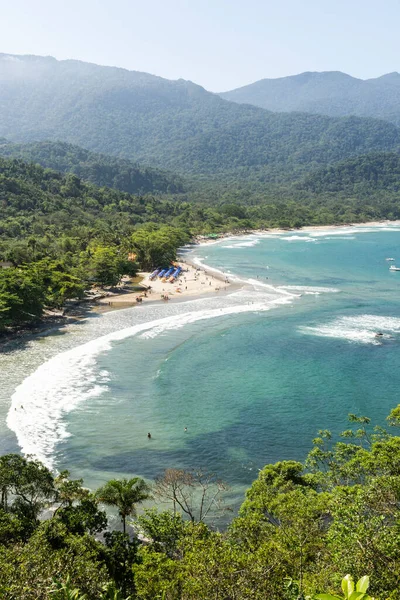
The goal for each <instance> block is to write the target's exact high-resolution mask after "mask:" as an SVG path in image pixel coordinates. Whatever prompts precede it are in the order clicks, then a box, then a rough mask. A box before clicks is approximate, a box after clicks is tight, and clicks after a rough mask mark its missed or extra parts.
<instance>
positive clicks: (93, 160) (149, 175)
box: [0, 139, 185, 194]
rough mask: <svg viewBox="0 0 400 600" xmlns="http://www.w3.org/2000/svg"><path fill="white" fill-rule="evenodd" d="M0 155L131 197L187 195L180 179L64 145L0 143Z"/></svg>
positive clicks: (50, 143)
mask: <svg viewBox="0 0 400 600" xmlns="http://www.w3.org/2000/svg"><path fill="white" fill-rule="evenodd" d="M0 155H1V156H4V157H5V158H21V159H22V160H24V161H26V162H33V163H38V164H40V165H42V166H43V167H48V168H49V169H54V170H55V171H60V172H61V173H73V174H74V175H77V176H78V177H80V178H81V179H85V180H86V181H90V182H91V183H95V184H96V185H98V186H100V187H102V186H106V187H112V188H116V189H117V190H121V191H122V192H128V193H129V194H147V193H153V194H157V193H170V194H174V193H179V192H183V191H185V185H184V183H183V180H182V178H181V177H178V176H177V175H174V174H172V173H166V172H163V171H160V170H158V169H152V168H150V167H141V166H140V165H138V164H136V163H133V162H131V161H129V160H124V159H122V158H115V157H112V156H105V155H103V154H96V153H94V152H90V151H89V150H85V149H84V148H80V147H79V146H73V145H72V144H66V143H64V142H49V141H44V142H33V143H31V144H12V143H11V142H9V141H8V140H6V139H0Z"/></svg>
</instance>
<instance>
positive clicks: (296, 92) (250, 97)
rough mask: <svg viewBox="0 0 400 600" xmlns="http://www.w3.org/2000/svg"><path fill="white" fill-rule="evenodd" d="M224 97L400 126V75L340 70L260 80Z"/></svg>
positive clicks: (278, 108)
mask: <svg viewBox="0 0 400 600" xmlns="http://www.w3.org/2000/svg"><path fill="white" fill-rule="evenodd" d="M220 96H221V98H224V99H225V100H231V101H233V102H239V103H244V104H253V105H254V106H259V107H261V108H266V109H268V110H273V111H277V112H290V111H302V112H307V113H314V114H322V115H328V116H331V117H341V116H349V115H356V116H359V117H373V118H378V119H384V120H386V121H390V122H392V123H395V124H396V125H400V74H399V73H388V74H387V75H383V76H382V77H377V78H376V79H366V80H363V79H356V78H355V77H351V76H350V75H346V74H345V73H341V72H339V71H327V72H322V73H313V72H307V73H301V74H300V75H293V76H291V77H280V78H278V79H261V80H260V81H256V82H255V83H252V84H250V85H246V86H244V87H240V88H237V89H235V90H231V91H229V92H224V93H221V94H220Z"/></svg>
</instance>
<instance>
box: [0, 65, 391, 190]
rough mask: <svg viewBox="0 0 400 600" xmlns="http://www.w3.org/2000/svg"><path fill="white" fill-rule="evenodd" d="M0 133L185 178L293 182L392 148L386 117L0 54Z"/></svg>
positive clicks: (107, 68)
mask: <svg viewBox="0 0 400 600" xmlns="http://www.w3.org/2000/svg"><path fill="white" fill-rule="evenodd" d="M0 103H1V106H2V110H1V112H0V135H2V136H4V137H6V138H9V139H10V140H12V141H19V142H21V141H24V142H27V141H29V142H32V141H38V140H39V141H40V140H42V141H43V140H53V141H54V140H61V141H64V142H68V143H72V144H78V145H81V146H83V147H85V148H88V149H90V150H92V151H96V152H102V153H106V154H110V155H114V156H118V157H123V158H127V159H130V160H135V161H136V160H137V161H139V162H141V163H143V164H147V165H151V166H157V167H162V168H167V169H170V170H172V171H175V172H178V173H181V174H187V173H191V174H195V175H197V176H202V177H203V178H204V177H208V178H209V177H210V176H212V177H214V178H216V177H218V178H219V179H229V178H232V177H234V178H236V179H238V178H240V179H242V180H247V179H254V178H255V179H257V180H259V181H260V182H265V181H275V180H279V181H280V180H283V179H286V180H287V179H289V180H290V179H293V178H294V177H296V176H297V173H298V172H299V171H300V172H304V171H306V170H309V169H310V168H312V167H314V166H324V165H326V164H329V163H331V162H335V161H338V160H342V159H345V158H347V157H352V156H356V155H359V154H365V153H366V152H371V151H396V150H397V149H398V148H399V147H400V133H399V130H398V129H397V127H395V126H394V125H392V124H390V123H385V122H382V121H378V120H374V119H361V118H356V117H351V118H343V119H334V118H329V117H323V116H316V115H307V114H296V113H292V114H274V113H271V112H268V111H265V110H262V109H260V108H256V107H254V106H245V105H239V104H235V103H233V102H227V101H226V100H223V99H222V98H220V97H219V96H217V95H215V94H211V93H209V92H207V91H206V90H204V89H203V88H202V87H200V86H198V85H195V84H194V83H191V82H188V81H183V80H178V81H168V80H165V79H162V78H160V77H155V76H152V75H148V74H146V73H138V72H134V71H126V70H124V69H117V68H111V67H100V66H97V65H93V64H88V63H82V62H79V61H71V60H69V61H56V60H55V59H53V58H50V57H47V58H42V57H34V56H25V57H16V56H8V55H0Z"/></svg>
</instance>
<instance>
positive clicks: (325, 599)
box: [315, 594, 340, 600]
mask: <svg viewBox="0 0 400 600" xmlns="http://www.w3.org/2000/svg"><path fill="white" fill-rule="evenodd" d="M315 598H316V600H340V598H339V596H332V594H317V595H316V596H315Z"/></svg>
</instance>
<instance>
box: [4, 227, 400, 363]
mask: <svg viewBox="0 0 400 600" xmlns="http://www.w3.org/2000/svg"><path fill="white" fill-rule="evenodd" d="M390 225H391V226H396V225H399V226H400V220H394V221H390V220H388V219H385V220H384V221H369V222H363V223H347V224H337V225H305V226H304V227H299V228H293V229H274V228H273V229H247V230H241V231H231V232H224V233H219V234H214V236H213V238H212V239H210V238H209V237H208V236H201V235H200V236H195V237H194V239H193V242H192V243H191V244H189V245H188V247H192V248H193V247H196V246H202V245H204V246H206V245H209V244H217V243H219V242H220V241H221V240H224V239H225V240H226V239H229V238H236V237H244V236H249V235H282V234H285V233H289V232H308V231H335V230H337V229H342V228H350V227H372V228H375V227H382V226H390ZM177 262H179V263H180V264H182V265H184V267H186V268H188V273H189V279H190V280H191V281H190V282H189V281H188V276H187V275H186V279H187V281H186V283H185V280H184V279H183V281H182V282H181V285H178V284H177V285H170V284H169V283H164V284H163V283H162V282H159V281H157V282H150V281H149V280H148V277H149V275H150V273H145V272H143V273H141V275H142V276H143V280H142V281H141V282H140V285H143V291H140V290H137V291H132V290H127V288H126V287H125V290H124V288H121V290H118V291H116V292H115V291H114V292H112V291H107V292H104V296H103V297H101V298H93V297H92V298H90V297H87V298H84V299H83V300H81V301H78V302H76V303H74V304H72V306H70V307H68V306H66V308H65V309H64V311H63V312H61V313H60V312H57V314H56V313H55V312H53V313H50V314H48V315H45V316H44V317H42V318H41V319H38V320H37V321H36V322H35V323H33V324H31V325H30V326H29V325H28V326H25V327H22V328H21V329H19V330H17V331H10V332H6V333H3V334H2V335H1V336H0V352H2V351H5V352H7V351H8V349H9V347H11V346H13V345H14V344H18V343H21V344H22V343H25V342H27V341H29V339H30V338H32V337H36V336H40V335H43V334H44V335H46V334H48V333H49V332H51V331H53V330H54V331H57V330H59V329H62V328H63V327H66V326H67V325H69V324H73V323H76V322H79V321H81V320H82V319H84V318H85V317H86V316H87V315H88V314H91V313H92V314H93V313H97V314H104V313H107V312H111V311H115V310H121V309H124V308H132V307H134V306H140V304H142V303H143V302H144V303H145V304H150V303H151V304H153V303H156V302H163V299H162V295H164V294H167V295H168V297H169V300H168V302H170V301H171V300H172V301H173V302H182V301H184V300H194V299H196V298H200V297H204V296H206V295H213V294H216V293H219V294H223V293H227V291H228V289H231V290H232V289H235V288H239V287H241V286H240V285H239V284H237V283H232V282H231V281H229V282H226V281H225V280H224V278H223V276H222V275H221V274H220V273H219V272H218V271H216V270H215V269H212V267H206V266H203V265H201V266H199V265H196V264H195V263H193V262H192V261H190V259H188V258H187V257H186V256H185V257H184V258H181V259H179V260H178V261H177ZM196 270H197V272H198V273H199V274H200V273H201V274H202V276H199V277H198V278H197V281H196V285H193V281H192V280H194V279H195V277H194V272H195V271H196ZM203 274H205V275H203ZM207 278H208V279H207ZM202 282H204V283H202ZM210 282H211V285H206V284H209V283H210ZM183 284H184V285H183ZM146 285H151V286H152V288H154V289H152V293H151V294H147V297H146V296H144V293H145V292H146V290H145V286H146ZM162 286H164V291H163V287H162ZM186 286H187V287H188V289H187V290H186V289H182V288H186ZM177 287H178V288H179V287H180V288H181V291H180V292H177V291H176V288H177ZM210 288H211V289H210ZM216 288H219V289H216ZM123 290H124V291H123ZM137 297H141V298H142V302H140V303H139V302H137V301H136V298H137ZM11 349H12V348H10V350H11Z"/></svg>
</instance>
